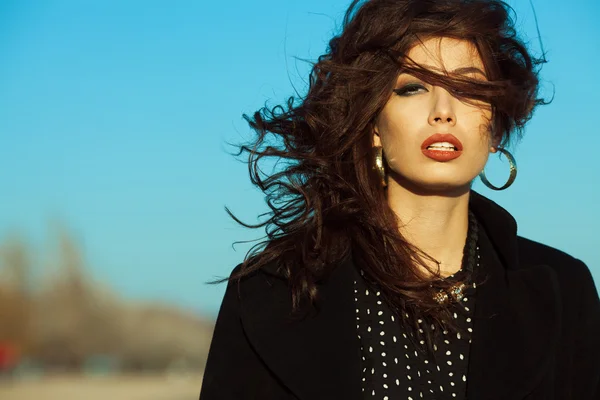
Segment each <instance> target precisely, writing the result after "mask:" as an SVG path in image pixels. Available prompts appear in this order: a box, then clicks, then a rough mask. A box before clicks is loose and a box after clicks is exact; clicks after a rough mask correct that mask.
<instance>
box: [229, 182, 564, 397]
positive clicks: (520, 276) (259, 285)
mask: <svg viewBox="0 0 600 400" xmlns="http://www.w3.org/2000/svg"><path fill="white" fill-rule="evenodd" d="M470 207H471V209H472V210H473V212H474V213H475V215H476V216H477V219H478V221H479V223H480V225H481V227H482V228H483V229H481V233H480V237H481V241H480V252H481V254H482V259H483V260H484V264H483V265H484V266H485V268H483V270H484V274H483V275H479V276H478V277H477V279H478V280H479V281H481V280H484V281H485V282H483V283H481V284H480V285H478V286H477V303H476V310H475V318H474V321H473V322H474V334H473V335H474V336H473V342H472V346H471V354H470V361H469V381H468V383H467V394H468V398H473V399H477V398H485V399H490V400H493V399H503V400H505V399H506V400H508V399H520V398H523V397H525V395H526V394H527V393H529V392H530V391H531V390H532V389H533V388H534V387H535V386H536V384H537V383H538V382H539V381H540V380H541V379H542V377H543V375H544V372H545V371H546V369H547V368H548V366H549V364H550V361H551V358H552V354H553V353H554V351H553V349H554V347H555V346H556V345H557V342H558V334H559V331H560V326H559V325H560V321H559V313H558V310H559V308H560V304H559V300H560V299H559V296H558V284H557V279H556V276H555V275H554V273H553V271H552V270H551V269H550V267H547V266H544V265H539V266H529V265H528V266H521V265H519V257H518V239H517V225H516V222H515V220H514V218H513V217H512V216H511V215H510V214H509V213H508V212H507V211H506V210H504V209H503V208H501V207H500V206H498V205H497V204H496V203H494V202H493V201H491V200H489V199H487V198H485V197H483V196H481V195H479V194H478V193H476V192H471V197H470ZM355 278H356V265H355V264H354V261H353V260H352V258H350V257H349V258H347V259H346V260H344V261H343V262H342V263H340V265H339V266H338V267H337V268H336V269H335V270H334V271H333V273H332V274H331V275H330V276H329V278H328V279H327V281H325V282H323V283H322V284H321V285H320V291H319V296H320V308H319V310H318V311H317V312H315V313H313V314H312V315H308V316H306V317H305V318H303V319H291V317H290V310H291V301H290V296H289V292H288V289H287V286H286V285H285V282H284V280H283V278H281V277H279V276H277V274H275V273H273V274H271V273H264V274H259V275H257V277H255V279H251V280H248V281H247V282H246V283H245V284H244V285H242V288H243V289H242V292H241V307H242V308H241V318H242V323H243V326H244V329H245V332H246V334H247V336H248V339H249V341H250V342H251V343H252V345H253V346H254V348H255V350H256V352H257V353H258V354H259V356H260V357H261V358H262V359H263V360H264V362H265V363H266V365H267V367H268V368H269V369H270V370H271V371H272V372H273V373H274V375H276V376H277V378H278V379H279V380H280V381H281V382H282V383H283V385H285V386H286V387H287V388H289V390H290V391H291V392H292V393H293V394H294V395H295V396H296V397H298V398H299V399H301V400H318V399H332V398H343V399H347V400H359V399H360V398H361V393H362V392H361V389H360V381H361V370H360V348H359V341H358V338H357V334H356V325H355V319H354V318H355V312H354V308H355V307H354V298H353V294H352V287H353V280H354V279H355Z"/></svg>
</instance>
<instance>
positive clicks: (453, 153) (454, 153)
mask: <svg viewBox="0 0 600 400" xmlns="http://www.w3.org/2000/svg"><path fill="white" fill-rule="evenodd" d="M430 146H431V147H430ZM462 150H463V145H462V143H461V142H460V140H458V138H457V137H456V136H454V135H452V134H450V133H436V134H435V135H431V136H429V137H428V138H427V139H425V141H424V142H423V143H422V144H421V151H422V152H423V154H424V155H425V156H426V157H429V158H431V159H432V160H435V161H440V162H446V161H450V160H454V159H456V158H458V157H460V156H461V154H462Z"/></svg>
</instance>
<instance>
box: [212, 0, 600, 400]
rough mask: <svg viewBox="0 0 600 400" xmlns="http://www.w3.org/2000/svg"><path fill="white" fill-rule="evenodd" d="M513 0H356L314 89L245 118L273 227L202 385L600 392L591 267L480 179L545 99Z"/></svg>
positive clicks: (469, 393) (243, 392) (306, 395)
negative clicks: (540, 239)
mask: <svg viewBox="0 0 600 400" xmlns="http://www.w3.org/2000/svg"><path fill="white" fill-rule="evenodd" d="M508 11H509V9H508V6H507V5H506V4H504V3H502V2H500V1H497V0H370V1H366V2H361V3H360V4H359V1H354V2H353V3H352V4H351V6H350V8H349V10H348V12H347V14H346V18H345V21H344V27H343V31H342V33H341V35H339V36H338V37H335V38H333V39H332V40H331V42H330V45H329V48H328V52H327V53H326V54H325V55H323V56H321V57H320V58H319V60H318V62H317V63H316V64H315V65H314V68H313V70H312V73H311V79H310V87H309V90H308V93H307V95H306V97H305V98H303V99H302V100H301V101H299V102H295V101H294V100H293V99H291V100H290V101H289V102H288V103H287V105H286V107H276V108H275V109H273V110H267V109H263V110H262V112H257V113H255V114H254V116H253V118H248V117H247V119H248V121H249V123H250V124H251V126H252V127H253V128H254V129H255V130H256V131H257V133H258V138H257V139H256V142H255V143H254V144H253V145H252V146H242V150H244V151H247V152H248V153H249V154H250V160H249V161H250V166H251V169H250V171H251V178H252V180H253V182H254V183H255V184H257V185H258V186H259V187H260V188H261V189H262V190H264V191H265V192H266V193H267V197H268V204H269V205H270V207H271V209H272V213H271V214H270V215H271V217H270V219H269V220H268V221H266V222H265V223H264V224H261V225H259V226H265V225H266V226H267V233H268V240H267V241H266V242H265V243H266V246H265V247H264V248H263V249H262V250H261V251H254V252H252V254H249V256H248V257H247V258H246V260H245V261H244V262H243V263H242V264H240V265H239V266H238V267H236V268H235V270H234V271H233V273H232V275H231V277H230V279H229V284H228V287H227V290H226V294H225V297H224V299H223V303H222V306H221V310H220V312H219V316H218V319H217V323H216V327H215V332H214V337H213V341H212V344H211V348H210V353H209V357H208V362H207V366H206V371H205V374H204V380H203V387H202V390H201V399H203V400H211V399H304V400H316V399H345V400H349V399H356V400H358V399H364V398H368V399H371V398H374V399H375V398H376V399H465V398H468V399H486V400H489V399H503V400H504V399H545V400H547V399H577V400H580V399H598V398H600V301H599V299H598V294H597V291H596V288H595V285H594V282H593V280H592V277H591V275H590V272H589V270H588V268H587V267H586V266H585V265H584V264H583V263H582V262H581V261H579V260H578V259H576V258H573V257H571V256H570V255H567V254H565V253H563V252H561V251H559V250H556V249H553V248H551V247H547V246H545V245H542V244H540V243H536V242H534V241H531V240H528V239H525V238H522V237H520V236H517V228H516V222H515V220H514V219H513V217H512V216H511V215H510V214H509V213H508V212H507V211H505V210H504V209H502V208H501V207H500V206H498V205H497V204H495V203H494V202H492V201H491V200H488V199H486V198H484V197H483V196H481V195H479V194H477V193H475V192H474V191H472V190H471V185H472V182H473V180H474V179H475V178H476V177H477V176H478V175H481V177H482V179H483V180H484V183H486V184H487V185H489V186H490V187H493V188H496V189H505V188H507V187H508V186H510V184H511V183H512V181H514V179H515V176H516V164H515V162H514V159H513V158H512V156H511V155H510V153H509V152H508V151H507V150H505V147H506V145H508V144H509V143H510V141H511V139H512V138H513V136H514V135H515V134H518V133H520V132H521V131H522V129H523V127H524V125H525V123H526V122H527V121H528V120H529V118H530V117H531V115H532V113H533V110H534V108H535V107H536V106H537V105H540V104H544V102H543V101H542V100H540V99H538V98H537V94H538V78H537V73H538V70H537V67H538V66H539V64H540V63H541V61H540V60H536V59H534V58H532V56H531V55H530V54H528V52H527V50H526V48H525V47H524V45H523V44H522V42H521V41H520V40H519V39H518V37H517V36H516V35H515V32H514V28H513V26H512V22H511V19H510V18H509V14H508ZM268 135H273V139H274V140H272V139H271V138H270V137H269V136H268ZM277 140H278V141H277ZM277 144H279V145H278V146H277ZM496 152H501V153H502V154H504V155H506V156H507V158H508V159H509V161H510V162H511V174H510V179H509V181H508V182H507V183H506V184H504V185H503V186H502V187H495V186H493V185H492V184H491V183H490V182H488V181H487V179H485V175H484V174H483V172H482V171H483V170H484V166H485V164H486V162H487V160H488V157H489V154H490V153H496ZM264 157H275V158H283V159H285V160H287V161H289V162H288V163H287V164H285V167H284V168H282V169H281V170H279V171H278V172H277V173H274V174H272V175H270V176H266V177H265V176H264V175H263V174H262V173H261V172H260V170H259V169H258V162H259V161H260V160H261V159H263V158H264ZM234 218H235V217H234ZM238 222H239V221H238Z"/></svg>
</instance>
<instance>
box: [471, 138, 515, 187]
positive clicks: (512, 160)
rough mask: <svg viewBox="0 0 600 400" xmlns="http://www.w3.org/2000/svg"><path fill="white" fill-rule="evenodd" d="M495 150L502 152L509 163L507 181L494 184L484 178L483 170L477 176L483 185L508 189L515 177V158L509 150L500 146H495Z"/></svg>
mask: <svg viewBox="0 0 600 400" xmlns="http://www.w3.org/2000/svg"><path fill="white" fill-rule="evenodd" d="M496 150H497V151H499V152H500V153H502V154H504V155H505V156H506V159H507V160H508V162H509V163H510V176H509V177H508V181H507V182H506V183H505V184H504V186H500V187H497V186H494V185H492V184H491V183H490V181H488V179H487V178H486V176H485V170H483V171H481V173H480V174H479V178H480V179H481V181H482V182H483V184H484V185H485V186H487V187H489V188H490V189H492V190H504V189H508V187H509V186H510V185H512V184H513V182H514V181H515V179H517V160H515V158H514V157H513V155H512V154H510V152H509V151H508V150H506V149H504V148H502V147H496Z"/></svg>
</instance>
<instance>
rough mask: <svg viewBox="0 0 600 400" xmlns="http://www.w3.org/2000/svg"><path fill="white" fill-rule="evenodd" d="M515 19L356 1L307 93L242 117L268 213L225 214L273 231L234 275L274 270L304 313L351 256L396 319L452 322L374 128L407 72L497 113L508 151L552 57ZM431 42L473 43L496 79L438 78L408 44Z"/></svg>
mask: <svg viewBox="0 0 600 400" xmlns="http://www.w3.org/2000/svg"><path fill="white" fill-rule="evenodd" d="M513 12H514V10H512V9H511V8H510V6H508V5H507V4H506V3H504V2H502V1H499V0H368V1H359V0H354V1H353V2H352V3H351V5H350V7H349V9H348V10H347V12H346V14H345V18H344V21H343V28H342V32H341V34H339V35H338V36H335V37H333V39H331V41H330V42H329V46H328V48H327V51H326V53H325V54H323V55H322V56H320V57H319V58H318V60H317V62H315V63H314V64H313V66H312V70H311V73H310V80H309V86H308V91H307V93H306V95H305V96H304V97H302V98H295V97H290V98H289V100H288V101H287V103H286V104H284V105H278V106H276V107H272V108H268V107H263V108H261V109H260V110H259V111H257V112H255V113H254V114H253V115H252V116H248V115H244V118H245V119H246V120H247V121H248V123H249V125H250V126H251V127H252V129H253V130H254V131H255V132H256V137H255V138H254V139H253V141H252V142H251V143H247V144H244V145H242V146H240V147H239V149H240V152H239V153H238V156H239V155H241V154H247V155H248V157H249V159H248V165H249V172H250V179H251V181H252V182H253V184H255V185H256V186H258V187H259V188H260V189H261V190H262V191H263V192H264V193H265V195H266V201H267V204H268V206H269V208H270V212H268V213H266V214H263V217H264V216H267V217H268V218H267V219H266V220H265V221H263V222H261V223H259V224H256V225H253V224H246V223H244V222H242V221H240V220H239V219H238V218H236V217H235V216H234V215H233V214H232V213H231V211H230V210H229V209H227V208H226V210H227V212H228V213H229V214H230V215H231V217H232V218H234V219H235V220H236V221H237V222H238V223H240V224H242V225H244V226H246V227H249V228H261V227H264V228H265V231H266V239H265V240H264V241H262V242H261V243H258V244H257V245H255V246H254V247H252V248H251V249H250V250H249V251H248V253H247V254H246V257H245V259H244V262H243V263H242V266H241V269H240V270H239V272H238V273H236V274H233V275H232V276H231V277H230V279H239V278H241V277H243V276H246V275H248V274H250V273H252V272H253V271H256V270H258V269H261V268H263V267H264V266H265V265H267V264H270V263H274V264H275V265H276V266H277V268H278V270H279V271H280V272H281V273H282V275H283V276H284V277H285V278H286V279H287V280H288V282H289V286H290V293H291V297H292V301H293V305H294V308H295V309H298V308H299V307H300V304H304V301H305V300H308V301H309V303H310V304H313V305H314V304H318V294H319V291H318V283H319V281H320V280H321V279H323V278H325V277H326V276H327V275H328V273H330V272H331V271H332V269H334V268H335V267H336V266H337V265H338V264H339V262H341V261H342V260H343V259H344V258H345V257H348V256H349V255H350V254H352V256H353V257H354V260H355V261H356V262H357V263H358V264H359V265H360V266H361V268H362V269H363V271H364V272H365V273H366V275H367V276H368V277H369V279H370V280H372V281H374V282H375V283H376V284H377V285H378V286H379V287H380V288H381V292H382V294H383V295H384V297H385V298H386V300H388V302H389V303H390V304H391V305H392V306H393V307H394V309H395V310H396V311H399V310H402V311H410V313H406V312H402V313H401V315H405V314H409V315H410V321H408V322H412V323H414V325H416V320H417V318H422V317H427V318H431V320H432V321H437V322H440V321H443V320H445V319H446V318H445V316H446V315H447V314H446V312H447V310H446V307H444V306H441V305H440V304H438V303H437V302H436V301H434V300H433V290H439V289H436V288H439V287H440V286H442V287H443V285H444V282H443V280H441V279H440V278H441V277H440V275H439V271H434V270H431V269H430V268H429V267H428V266H427V264H426V263H425V262H424V257H423V252H421V251H420V250H419V249H417V248H415V246H413V245H411V243H409V242H408V241H407V240H406V239H405V238H404V237H403V236H402V234H401V233H400V232H399V230H398V221H397V217H396V215H395V214H394V213H393V212H392V210H391V208H390V207H389V205H388V203H387V201H386V193H385V189H384V188H383V187H382V185H381V183H380V178H379V177H378V175H377V172H376V171H375V169H374V158H373V153H372V143H373V142H372V140H373V125H374V121H375V118H376V116H377V115H378V114H379V112H380V111H381V110H382V108H383V107H384V105H385V104H386V102H387V101H388V99H389V97H390V96H391V94H392V91H393V89H394V85H395V82H396V78H397V76H398V75H399V74H400V73H401V72H404V73H410V74H412V75H414V76H416V77H418V78H420V79H422V80H424V81H426V82H427V83H429V84H432V85H438V86H441V87H443V88H445V89H447V90H449V91H450V92H451V93H453V94H454V95H455V96H456V97H458V98H461V99H462V100H464V101H467V102H478V103H479V104H481V102H484V103H485V104H487V105H489V106H491V109H492V120H491V121H490V128H491V130H492V133H493V134H494V135H496V136H497V137H499V138H501V142H502V144H504V145H506V144H508V143H509V142H510V141H511V138H512V137H513V136H514V134H515V133H516V134H517V135H520V134H521V133H522V130H523V127H524V125H525V123H526V122H527V121H528V120H529V119H530V118H531V116H532V113H533V111H534V108H535V107H536V106H537V105H539V104H546V103H545V102H544V101H543V100H541V99H539V98H538V97H537V95H538V87H539V81H538V72H539V66H540V64H542V63H543V62H545V59H544V60H542V59H536V58H534V57H533V56H532V55H531V54H529V52H528V50H527V48H526V46H525V45H524V43H523V41H522V40H521V39H520V38H518V36H517V34H516V31H515V28H514V19H513V18H512V16H511V14H512V13H513ZM429 37H449V38H456V39H463V40H468V41H470V42H471V43H473V44H474V45H475V47H476V49H477V50H478V51H479V54H480V56H481V57H482V59H483V62H484V65H485V69H486V74H487V77H488V80H486V81H482V80H475V79H470V78H467V77H465V76H459V75H454V74H449V73H446V72H443V73H439V72H434V71H431V70H428V69H425V68H423V67H421V66H419V65H418V64H416V63H414V62H412V60H410V59H408V58H407V53H408V51H409V50H410V49H411V47H413V46H414V45H416V44H418V42H419V40H423V39H424V38H429ZM266 159H271V160H276V161H277V164H276V165H277V167H276V168H275V170H274V171H273V172H272V173H270V174H267V173H265V172H264V171H262V170H261V167H260V166H259V163H261V161H263V160H266ZM425 258H426V257H425ZM423 268H425V270H428V271H429V272H430V273H431V274H428V275H427V276H426V275H424V273H423ZM438 269H439V268H438ZM434 281H435V282H437V283H438V285H437V286H434V288H432V287H431V285H430V284H431V283H432V282H434ZM414 325H413V326H414Z"/></svg>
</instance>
